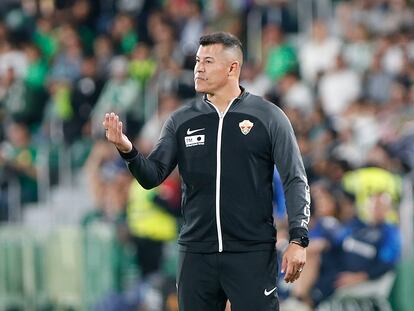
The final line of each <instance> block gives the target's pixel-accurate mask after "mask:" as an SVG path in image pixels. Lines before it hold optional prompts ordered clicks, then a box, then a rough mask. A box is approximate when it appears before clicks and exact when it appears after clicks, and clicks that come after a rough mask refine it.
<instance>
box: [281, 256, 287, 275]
mask: <svg viewBox="0 0 414 311" xmlns="http://www.w3.org/2000/svg"><path fill="white" fill-rule="evenodd" d="M287 263H288V262H287V258H286V256H283V258H282V269H281V272H282V273H285V272H286V268H287Z"/></svg>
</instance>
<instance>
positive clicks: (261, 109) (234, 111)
mask: <svg viewBox="0 0 414 311" xmlns="http://www.w3.org/2000/svg"><path fill="white" fill-rule="evenodd" d="M242 60H243V55H242V50H241V44H240V41H239V40H238V39H237V38H235V37H234V36H232V35H230V34H228V33H214V34H210V35H206V36H203V37H201V39H200V47H199V50H198V52H197V56H196V65H195V69H194V75H195V78H194V81H195V89H196V91H197V92H200V93H204V94H205V95H204V97H203V98H202V99H198V100H194V101H193V102H192V103H191V104H190V105H186V106H184V107H182V108H181V109H179V110H178V111H176V112H175V113H173V114H172V116H171V117H170V118H169V119H168V120H167V122H166V123H165V125H164V128H163V130H162V133H161V136H160V139H159V142H158V144H157V145H156V146H155V148H154V150H153V151H152V153H151V154H150V155H149V156H148V157H147V158H145V157H144V156H142V155H141V154H140V153H139V152H138V151H137V150H136V149H135V148H134V147H133V145H132V143H131V142H130V141H129V140H128V138H127V137H126V136H125V135H124V134H123V132H122V122H121V121H120V120H119V117H118V116H117V115H116V114H115V113H107V114H106V115H105V119H104V122H103V125H104V127H105V129H106V137H107V139H108V140H109V141H111V142H112V143H114V144H115V146H116V147H117V148H118V150H119V151H120V154H121V156H122V157H123V158H124V159H125V160H126V161H127V163H128V167H129V169H130V171H131V172H132V174H133V175H134V176H135V178H136V179H137V180H138V181H139V183H140V184H141V185H142V186H143V187H145V188H148V189H149V188H152V187H156V186H158V185H159V184H160V183H161V182H162V181H163V180H164V179H165V178H166V177H167V176H168V175H169V174H170V172H171V171H172V170H173V169H174V168H175V166H176V165H178V167H179V171H180V174H181V177H182V213H183V218H184V224H183V226H182V228H181V232H180V237H179V241H178V243H179V249H180V258H179V267H178V272H177V287H178V298H179V306H180V310H181V311H215V310H217V311H222V310H224V308H225V305H226V301H227V299H228V300H230V302H231V305H232V310H233V311H255V310H278V298H277V288H276V276H277V258H276V252H275V242H276V229H275V227H274V223H273V216H272V213H273V206H272V197H273V186H272V178H273V170H274V165H276V167H277V168H278V171H279V172H280V175H281V179H282V181H283V185H284V190H285V195H286V205H287V212H288V221H289V234H290V241H291V243H290V244H289V246H288V248H287V250H286V252H285V254H284V256H283V259H282V272H284V273H285V281H286V282H293V281H295V280H296V279H297V278H298V277H299V275H300V272H301V271H302V267H303V265H304V264H305V261H306V250H305V247H306V246H307V235H308V228H307V225H308V222H309V216H310V211H309V204H310V202H309V201H310V195H309V187H308V185H307V179H306V173H305V170H304V167H303V163H302V159H301V156H300V152H299V149H298V146H297V143H296V139H295V136H294V133H293V130H292V127H291V125H290V122H289V120H288V119H287V117H286V116H285V114H284V113H283V112H282V111H281V110H280V109H279V108H278V107H276V106H275V105H273V104H272V103H270V102H267V101H266V100H264V99H262V98H260V97H258V96H255V95H252V94H249V93H248V92H247V91H246V90H244V89H243V88H241V87H240V86H239V76H240V69H241V64H242Z"/></svg>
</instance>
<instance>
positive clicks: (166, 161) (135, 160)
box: [119, 117, 177, 189]
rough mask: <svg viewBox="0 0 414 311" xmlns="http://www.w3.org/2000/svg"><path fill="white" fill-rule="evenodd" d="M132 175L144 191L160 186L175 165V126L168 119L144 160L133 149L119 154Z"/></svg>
mask: <svg viewBox="0 0 414 311" xmlns="http://www.w3.org/2000/svg"><path fill="white" fill-rule="evenodd" d="M119 153H120V155H121V157H122V158H123V159H124V160H125V161H126V162H127V164H128V168H129V170H130V171H131V173H132V175H133V176H134V177H135V178H136V179H137V181H138V182H139V183H140V185H141V186H142V187H143V188H145V189H151V188H154V187H156V186H158V185H160V184H161V183H162V182H163V181H164V180H165V179H166V178H167V177H168V175H169V174H170V173H171V171H172V170H173V169H174V168H175V166H176V165H177V141H176V138H175V126H174V121H173V118H172V117H170V118H169V119H168V120H167V121H166V122H165V124H164V126H163V129H162V131H161V135H160V138H159V140H158V142H157V144H156V146H155V147H154V149H153V150H152V152H151V153H150V155H149V156H148V157H147V158H146V157H145V156H143V155H142V154H141V153H139V151H138V150H136V149H135V147H133V148H132V150H131V151H130V152H128V153H123V152H119Z"/></svg>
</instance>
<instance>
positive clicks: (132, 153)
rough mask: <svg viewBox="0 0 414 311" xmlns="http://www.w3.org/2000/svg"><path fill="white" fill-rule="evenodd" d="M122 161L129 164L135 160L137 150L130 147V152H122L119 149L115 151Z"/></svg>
mask: <svg viewBox="0 0 414 311" xmlns="http://www.w3.org/2000/svg"><path fill="white" fill-rule="evenodd" d="M117 150H118V152H119V154H120V156H121V157H122V159H124V160H125V161H127V162H131V161H132V160H133V159H135V158H136V157H137V155H138V150H137V149H135V147H134V146H132V150H131V151H130V152H122V151H120V150H119V149H117Z"/></svg>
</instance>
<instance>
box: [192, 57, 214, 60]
mask: <svg viewBox="0 0 414 311" xmlns="http://www.w3.org/2000/svg"><path fill="white" fill-rule="evenodd" d="M200 58H204V59H211V60H214V57H212V56H206V57H200V56H196V59H200Z"/></svg>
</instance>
